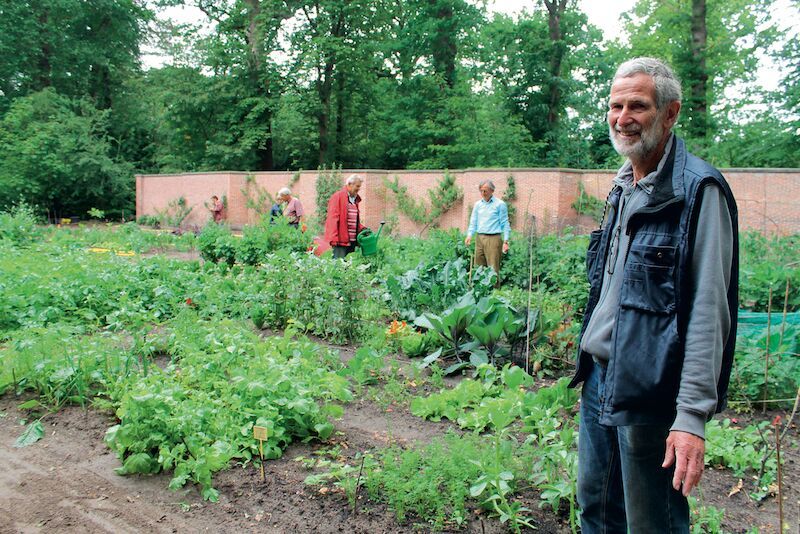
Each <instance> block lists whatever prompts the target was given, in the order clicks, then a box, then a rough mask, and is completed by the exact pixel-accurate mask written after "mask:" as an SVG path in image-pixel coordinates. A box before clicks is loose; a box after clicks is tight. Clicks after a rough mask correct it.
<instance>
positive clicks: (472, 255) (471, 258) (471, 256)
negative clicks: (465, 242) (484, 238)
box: [469, 234, 478, 289]
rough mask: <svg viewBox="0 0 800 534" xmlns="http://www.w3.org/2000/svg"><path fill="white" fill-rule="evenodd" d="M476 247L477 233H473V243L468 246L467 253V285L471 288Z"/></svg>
mask: <svg viewBox="0 0 800 534" xmlns="http://www.w3.org/2000/svg"><path fill="white" fill-rule="evenodd" d="M476 248H478V234H475V244H474V245H472V246H470V254H469V287H470V289H471V288H472V268H473V267H474V266H475V249H476Z"/></svg>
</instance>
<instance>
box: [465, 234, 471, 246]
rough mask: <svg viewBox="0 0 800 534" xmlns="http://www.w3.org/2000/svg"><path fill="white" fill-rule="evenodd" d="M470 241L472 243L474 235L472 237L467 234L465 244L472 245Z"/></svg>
mask: <svg viewBox="0 0 800 534" xmlns="http://www.w3.org/2000/svg"><path fill="white" fill-rule="evenodd" d="M470 243H472V237H470V236H467V238H466V239H465V240H464V244H465V245H467V246H469V245H470Z"/></svg>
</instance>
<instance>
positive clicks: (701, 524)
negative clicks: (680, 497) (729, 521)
mask: <svg viewBox="0 0 800 534" xmlns="http://www.w3.org/2000/svg"><path fill="white" fill-rule="evenodd" d="M689 510H690V519H691V522H692V527H691V533H692V534H706V533H708V532H710V533H714V534H721V533H722V532H723V530H722V521H723V519H724V518H725V510H720V509H719V508H716V507H714V506H710V505H707V504H703V503H702V502H701V500H700V499H698V498H696V497H694V496H691V495H690V496H689Z"/></svg>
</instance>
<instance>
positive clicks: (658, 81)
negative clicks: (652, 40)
mask: <svg viewBox="0 0 800 534" xmlns="http://www.w3.org/2000/svg"><path fill="white" fill-rule="evenodd" d="M639 73H643V74H647V75H648V76H650V77H651V78H653V83H654V84H655V86H656V107H657V108H658V109H664V108H665V107H666V106H667V104H669V103H670V102H680V101H681V82H680V80H679V79H678V77H677V76H675V73H674V72H673V71H672V69H671V68H670V67H669V65H667V64H666V63H664V62H663V61H661V60H660V59H655V58H652V57H637V58H633V59H629V60H628V61H626V62H625V63H623V64H622V65H620V66H619V68H617V72H616V74H614V80H616V79H617V78H630V77H632V76H635V75H637V74H639Z"/></svg>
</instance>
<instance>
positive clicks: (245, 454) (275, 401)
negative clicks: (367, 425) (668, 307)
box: [106, 312, 352, 500]
mask: <svg viewBox="0 0 800 534" xmlns="http://www.w3.org/2000/svg"><path fill="white" fill-rule="evenodd" d="M173 335H174V338H173V339H172V345H171V346H172V349H173V351H174V353H173V359H174V360H175V361H177V362H179V366H180V367H177V366H168V367H167V368H166V369H165V370H163V371H161V370H160V369H158V368H155V369H153V372H151V373H150V374H149V375H132V376H130V377H128V379H127V380H122V381H119V382H118V383H117V384H116V387H115V391H114V393H113V394H112V395H111V399H112V401H114V402H115V403H118V406H119V407H118V408H117V412H116V413H117V416H118V417H119V419H120V423H119V424H118V425H115V426H113V427H112V428H110V429H109V430H108V432H107V433H106V442H107V443H108V444H109V446H110V447H111V448H112V449H113V450H114V451H115V452H116V453H117V454H118V455H119V457H120V459H121V460H122V461H123V465H122V467H121V468H120V469H119V470H118V472H119V473H120V474H130V473H153V472H159V471H161V470H172V471H173V478H172V481H171V482H170V487H171V488H173V489H177V488H179V487H181V486H183V485H184V484H185V483H186V482H188V481H193V482H196V483H198V484H200V485H201V487H202V490H203V496H204V497H205V498H206V499H209V500H216V499H217V495H218V494H217V492H216V490H215V489H214V488H213V486H212V474H213V473H214V472H215V471H218V470H220V469H222V468H224V467H225V466H227V465H228V463H229V462H230V461H231V460H234V459H238V460H241V461H245V462H247V461H250V460H252V459H253V458H254V456H257V454H258V452H257V445H256V444H255V442H254V440H253V439H252V437H251V436H252V428H253V426H254V425H258V426H265V427H267V428H268V429H269V439H268V440H267V442H266V443H265V447H264V448H265V456H266V457H267V458H277V457H279V456H280V455H281V453H282V450H283V449H284V448H285V447H286V446H287V445H288V444H289V443H291V442H292V441H293V440H295V439H300V440H310V439H315V438H318V439H326V438H327V437H329V436H330V435H331V433H332V432H333V426H332V425H331V423H330V421H329V419H328V418H329V416H340V415H341V413H342V410H341V407H339V406H337V405H336V404H334V403H335V402H336V401H339V402H346V401H349V400H350V399H351V398H352V397H351V393H350V391H349V390H348V388H347V385H346V381H345V380H344V379H343V378H342V377H340V376H338V375H337V374H335V373H334V372H332V371H330V370H329V369H328V365H330V364H331V363H332V362H333V361H334V359H333V358H332V357H331V356H330V355H329V354H326V353H325V351H324V349H321V348H320V347H319V346H318V345H316V344H314V343H311V342H309V341H307V340H293V339H292V337H291V336H292V335H293V333H292V332H287V335H286V336H285V337H283V338H269V339H265V340H262V339H260V338H259V337H258V336H256V335H255V334H253V333H252V332H251V331H249V330H247V329H246V328H244V327H243V326H241V325H237V324H235V323H232V322H230V321H223V322H219V323H203V322H202V321H198V319H197V317H196V315H195V314H193V313H189V312H186V313H185V314H183V315H182V316H181V317H179V318H178V319H177V320H176V321H175V323H174V326H173Z"/></svg>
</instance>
